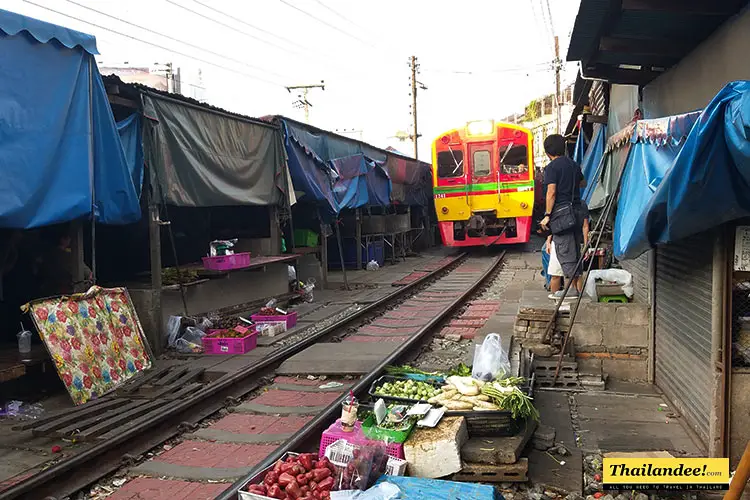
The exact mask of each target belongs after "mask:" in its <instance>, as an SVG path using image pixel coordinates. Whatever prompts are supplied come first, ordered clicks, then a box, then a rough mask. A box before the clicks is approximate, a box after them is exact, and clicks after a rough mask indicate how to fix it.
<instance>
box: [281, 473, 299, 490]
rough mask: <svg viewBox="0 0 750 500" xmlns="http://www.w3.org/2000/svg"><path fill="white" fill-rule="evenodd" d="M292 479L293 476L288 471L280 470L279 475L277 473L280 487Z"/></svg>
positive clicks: (284, 486) (283, 486)
mask: <svg viewBox="0 0 750 500" xmlns="http://www.w3.org/2000/svg"><path fill="white" fill-rule="evenodd" d="M292 481H294V476H292V475H291V474H289V473H288V472H282V473H281V475H279V486H281V487H282V488H286V486H287V485H288V484H289V483H291V482H292ZM295 484H296V483H295Z"/></svg>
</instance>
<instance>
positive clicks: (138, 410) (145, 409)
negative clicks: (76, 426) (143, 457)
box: [75, 399, 168, 441]
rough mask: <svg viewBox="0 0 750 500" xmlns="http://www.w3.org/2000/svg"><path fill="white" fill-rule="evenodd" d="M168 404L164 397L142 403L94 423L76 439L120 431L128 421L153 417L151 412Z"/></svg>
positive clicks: (77, 435) (85, 438)
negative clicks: (114, 430)
mask: <svg viewBox="0 0 750 500" xmlns="http://www.w3.org/2000/svg"><path fill="white" fill-rule="evenodd" d="M166 404H168V402H167V401H165V400H163V399H157V400H155V401H151V402H150V403H146V404H141V405H139V406H136V407H134V408H132V409H130V410H128V411H126V412H123V413H119V414H117V415H114V416H113V418H110V419H108V420H104V421H103V422H101V423H99V424H97V425H94V426H93V427H89V428H88V429H84V430H82V431H81V432H79V433H76V434H75V436H76V439H80V440H83V441H86V440H88V439H91V438H95V437H98V436H100V435H102V434H104V433H106V432H110V431H112V430H113V429H116V432H120V429H119V428H120V427H122V426H123V425H124V424H126V423H129V422H132V421H133V419H136V420H137V419H139V417H140V418H148V419H152V418H153V416H152V415H151V413H153V412H154V411H155V410H160V409H161V408H162V407H163V406H165V405H166ZM144 416H145V417H144Z"/></svg>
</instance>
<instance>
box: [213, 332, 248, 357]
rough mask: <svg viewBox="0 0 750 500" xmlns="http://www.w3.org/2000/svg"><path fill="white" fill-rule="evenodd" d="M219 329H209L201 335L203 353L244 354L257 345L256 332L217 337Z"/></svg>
mask: <svg viewBox="0 0 750 500" xmlns="http://www.w3.org/2000/svg"><path fill="white" fill-rule="evenodd" d="M219 332H221V330H209V331H208V335H206V336H205V337H203V352H204V353H205V354H244V353H246V352H250V351H252V350H253V349H255V348H256V347H257V345H258V333H257V332H251V333H249V334H248V335H247V336H246V337H240V338H232V337H218V336H216V335H218V334H219Z"/></svg>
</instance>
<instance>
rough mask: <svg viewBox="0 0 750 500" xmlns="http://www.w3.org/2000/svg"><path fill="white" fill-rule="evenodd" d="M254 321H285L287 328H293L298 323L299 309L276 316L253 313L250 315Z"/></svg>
mask: <svg viewBox="0 0 750 500" xmlns="http://www.w3.org/2000/svg"><path fill="white" fill-rule="evenodd" d="M250 319H251V320H253V323H256V324H257V323H275V322H277V321H285V322H286V328H287V330H290V329H292V328H293V327H294V326H295V325H296V324H297V311H292V312H290V313H289V314H277V315H275V316H266V315H263V314H253V315H252V316H250Z"/></svg>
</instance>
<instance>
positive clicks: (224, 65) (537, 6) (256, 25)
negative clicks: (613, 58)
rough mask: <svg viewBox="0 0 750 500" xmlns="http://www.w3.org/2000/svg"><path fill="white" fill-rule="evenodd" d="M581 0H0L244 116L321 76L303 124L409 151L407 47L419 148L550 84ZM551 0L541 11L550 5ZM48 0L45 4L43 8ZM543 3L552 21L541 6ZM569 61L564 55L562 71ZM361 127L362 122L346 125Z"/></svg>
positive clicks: (113, 58) (277, 103)
mask: <svg viewBox="0 0 750 500" xmlns="http://www.w3.org/2000/svg"><path fill="white" fill-rule="evenodd" d="M579 3H580V0H515V1H513V0H463V1H462V2H457V1H455V0H450V1H448V0H430V1H427V0H378V1H365V0H348V1H346V0H126V1H122V0H120V1H113V0H3V1H2V5H1V6H0V7H1V8H4V9H7V10H11V11H13V12H18V13H20V14H24V15H28V16H31V17H35V18H37V19H42V20H44V21H48V22H52V23H55V24H59V25H63V26H66V27H68V28H72V29H76V30H79V31H83V32H86V33H90V34H92V35H95V36H96V37H97V45H98V48H99V52H100V55H99V56H97V61H99V62H100V64H104V65H110V66H116V65H121V64H123V63H125V62H127V63H129V64H131V65H152V64H154V63H167V62H172V63H173V65H174V66H175V67H180V68H181V69H182V71H183V73H184V74H185V76H184V77H183V86H185V85H191V84H195V83H197V80H196V79H195V77H194V76H193V75H195V74H196V73H197V71H198V70H200V71H201V74H202V78H203V86H204V87H205V94H204V95H205V98H206V100H207V102H209V103H210V104H213V105H215V106H218V107H221V108H224V109H228V110H231V111H234V112H237V113H241V114H245V115H249V116H264V115H271V114H280V115H285V116H288V117H290V118H295V119H298V120H304V114H303V113H302V111H301V110H297V109H295V108H294V107H293V106H292V103H293V102H294V101H295V100H296V99H297V94H298V92H297V91H293V92H294V93H290V92H288V91H287V89H286V88H285V87H287V86H295V85H311V84H318V83H320V81H321V80H323V81H325V90H321V89H312V90H310V93H309V95H308V101H309V102H310V103H311V104H312V107H311V108H310V123H311V124H312V125H315V126H317V127H320V128H324V129H328V130H336V129H339V130H351V131H361V138H362V139H363V140H365V141H366V142H369V143H371V144H373V145H375V146H379V147H386V146H389V145H390V146H393V147H395V148H396V149H398V150H399V151H402V152H404V153H407V154H409V155H412V154H413V145H412V144H411V142H400V141H398V140H397V139H395V138H394V136H395V135H396V134H397V132H398V131H400V130H401V131H407V132H408V133H411V130H412V129H411V123H412V117H411V97H410V93H411V84H410V77H411V70H410V68H409V59H410V57H411V56H412V55H413V56H416V57H417V61H418V63H419V71H420V74H419V75H418V78H417V80H418V81H419V82H421V83H422V84H423V85H424V86H425V87H426V90H419V91H418V93H417V97H418V102H417V111H418V115H417V117H418V128H419V133H420V134H421V135H422V137H421V138H420V142H419V157H420V159H422V160H426V161H429V157H430V148H431V142H432V141H433V140H434V139H435V138H436V137H438V136H439V135H440V134H441V133H442V132H444V131H446V130H449V129H452V128H457V127H461V126H463V125H465V123H466V122H467V121H470V120H481V119H488V118H493V119H499V118H502V117H504V116H507V115H509V114H511V113H514V112H519V113H520V112H522V111H523V108H524V106H525V105H526V104H528V103H529V101H531V100H532V99H534V98H536V97H539V96H542V95H545V94H549V93H552V92H554V89H555V75H554V71H553V69H552V61H553V59H554V45H553V38H552V30H554V33H555V34H556V35H558V37H559V40H560V42H559V43H560V55H561V58H562V59H563V60H564V59H565V54H566V53H567V47H568V44H569V40H570V33H571V31H572V28H573V22H574V20H575V16H576V14H577V12H578V5H579ZM548 6H549V11H548ZM50 9H51V10H50ZM548 13H551V21H552V22H551V24H550V22H549V21H550V16H549V14H548ZM576 72H577V66H576V64H574V63H567V64H566V65H565V67H564V70H563V77H562V79H563V84H566V83H572V82H573V81H574V79H575V75H576ZM350 136H352V137H356V138H360V132H355V133H352V134H350Z"/></svg>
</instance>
